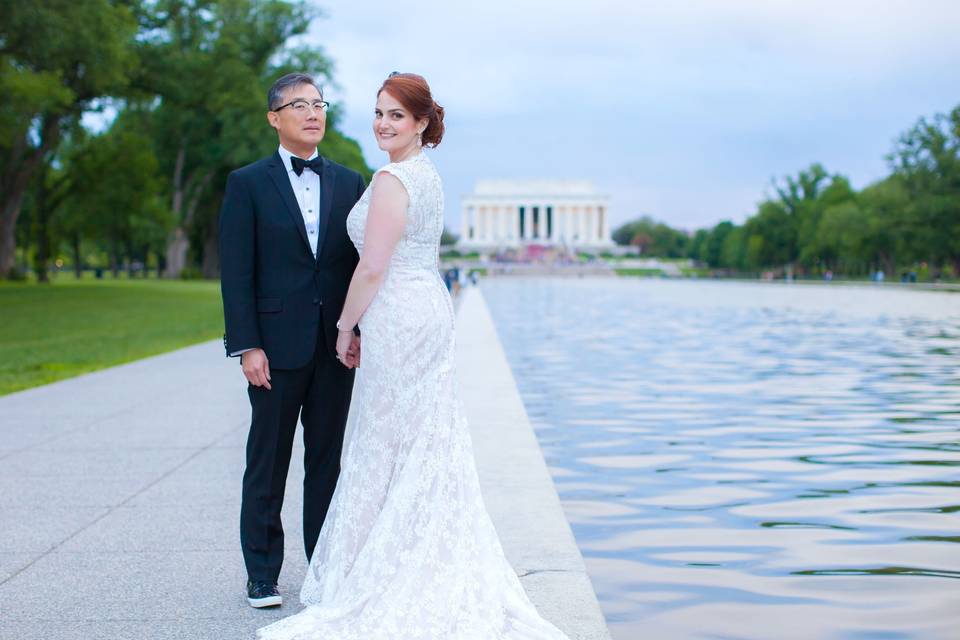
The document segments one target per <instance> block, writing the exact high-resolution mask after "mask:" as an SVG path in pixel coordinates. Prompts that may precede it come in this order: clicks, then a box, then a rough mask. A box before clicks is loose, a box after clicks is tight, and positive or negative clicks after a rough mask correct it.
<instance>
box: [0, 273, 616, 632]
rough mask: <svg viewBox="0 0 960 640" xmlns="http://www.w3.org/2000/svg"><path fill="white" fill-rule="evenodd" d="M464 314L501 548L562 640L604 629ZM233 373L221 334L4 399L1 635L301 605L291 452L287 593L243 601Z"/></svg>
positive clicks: (499, 378) (297, 500)
mask: <svg viewBox="0 0 960 640" xmlns="http://www.w3.org/2000/svg"><path fill="white" fill-rule="evenodd" d="M458 323H459V356H460V363H459V367H460V371H461V380H462V381H461V384H462V388H463V394H464V403H465V405H466V409H467V413H468V416H469V418H470V420H471V428H472V430H473V437H474V442H475V445H476V450H477V460H478V465H479V470H480V476H481V480H482V482H483V489H484V496H485V499H486V501H487V505H488V508H489V510H490V512H491V514H492V515H493V518H494V522H495V524H496V526H497V529H498V531H499V532H500V535H501V539H502V541H503V544H504V548H505V550H506V552H507V555H508V556H509V557H510V560H511V562H512V563H513V565H514V567H515V568H516V569H517V571H518V573H519V574H520V575H521V576H522V580H523V582H524V585H525V586H526V588H527V590H528V592H529V593H530V595H531V598H532V599H533V600H534V601H535V602H536V603H537V605H538V607H539V608H540V609H541V611H542V612H543V613H544V615H546V616H547V617H548V618H550V619H551V620H554V621H555V622H556V623H557V624H558V625H560V626H561V627H562V628H563V629H564V630H566V631H567V633H568V634H570V636H571V637H572V638H577V639H587V638H589V639H598V640H603V639H606V638H608V637H609V636H608V634H607V630H606V626H605V623H604V622H603V617H602V614H601V613H600V609H599V607H598V605H597V602H596V597H595V596H594V593H593V590H592V587H591V586H590V581H589V579H588V578H587V575H586V572H585V570H584V566H583V560H582V558H581V557H580V553H579V551H578V550H577V548H576V546H575V544H574V543H573V537H572V535H571V533H570V529H569V526H568V525H567V523H566V520H564V518H563V513H562V511H561V509H560V505H559V501H558V499H557V495H556V492H555V491H554V489H553V484H552V481H551V480H550V477H549V475H548V473H547V469H546V467H545V465H544V462H543V458H542V456H541V455H540V451H539V447H538V445H537V443H536V440H535V439H534V437H533V433H532V431H531V429H530V425H529V422H528V421H527V418H526V414H525V412H524V409H523V405H522V403H521V402H520V399H519V396H518V395H517V391H516V387H515V385H514V384H513V379H512V376H511V373H510V369H509V366H508V365H507V363H506V359H505V358H504V355H503V352H502V349H501V348H500V346H499V341H498V340H497V338H496V332H495V330H494V328H493V324H492V322H491V320H490V317H489V314H488V312H487V309H486V305H485V303H484V301H483V297H482V295H481V294H480V293H479V291H476V290H468V291H467V293H466V294H465V296H464V298H463V300H462V301H461V305H460V313H459V319H458ZM244 386H245V383H244V381H243V378H242V376H241V375H240V371H239V367H238V365H237V361H236V360H233V359H231V360H227V359H226V358H224V357H223V351H222V345H221V344H220V342H219V341H215V342H209V343H205V344H201V345H197V346H194V347H189V348H186V349H181V350H179V351H175V352H172V353H168V354H165V355H162V356H157V357H154V358H149V359H147V360H141V361H139V362H135V363H132V364H128V365H124V366H120V367H115V368H113V369H108V370H105V371H100V372H97V373H93V374H89V375H85V376H81V377H79V378H74V379H71V380H66V381H63V382H59V383H55V384H51V385H48V386H45V387H40V388H36V389H31V390H28V391H24V392H21V393H16V394H13V395H9V396H6V397H2V398H0V639H3V640H14V639H16V640H33V639H38V640H39V639H43V640H54V639H58V638H70V639H80V638H82V639H84V640H98V639H101V638H102V639H104V640H106V639H110V640H123V639H127V638H131V639H136V640H168V639H171V640H172V639H175V638H176V639H190V640H201V639H210V640H214V639H216V640H226V639H233V638H251V637H252V635H253V630H254V629H256V628H257V627H258V626H261V625H263V624H267V623H268V622H271V621H273V620H275V619H277V618H279V617H282V616H284V615H288V614H290V613H292V612H293V611H296V610H297V609H298V605H297V599H296V595H297V593H298V591H299V587H300V583H301V581H302V578H303V573H304V570H305V568H306V566H305V561H304V556H303V548H302V543H301V541H300V540H299V539H300V533H299V532H300V510H301V504H302V503H301V497H302V496H301V490H300V487H299V486H298V484H299V481H300V478H302V474H303V468H302V457H301V456H300V455H298V452H299V453H302V449H298V450H297V451H295V453H294V462H293V464H292V465H291V469H290V475H289V481H288V486H287V500H286V504H285V505H284V523H285V526H286V529H287V532H288V535H287V554H286V555H287V557H286V562H285V564H284V570H283V573H282V574H281V578H280V588H281V590H282V591H283V592H284V593H285V594H286V596H287V604H286V605H285V606H284V607H283V608H282V609H281V610H262V611H257V610H253V609H251V608H250V607H248V606H247V605H246V601H245V599H244V597H243V596H244V594H243V585H244V581H245V573H244V569H243V562H242V558H241V556H240V551H239V547H238V544H239V543H238V535H239V533H238V526H239V525H238V521H239V492H240V480H241V476H242V473H243V448H244V443H245V438H246V431H247V425H248V419H249V417H248V412H249V408H248V405H247V401H246V393H245V389H244ZM299 446H300V445H298V447H299Z"/></svg>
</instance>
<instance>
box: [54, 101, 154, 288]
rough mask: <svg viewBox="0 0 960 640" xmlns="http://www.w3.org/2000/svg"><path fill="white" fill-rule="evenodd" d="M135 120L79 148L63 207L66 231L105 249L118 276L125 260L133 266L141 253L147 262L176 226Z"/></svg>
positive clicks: (118, 123)
mask: <svg viewBox="0 0 960 640" xmlns="http://www.w3.org/2000/svg"><path fill="white" fill-rule="evenodd" d="M134 120H135V118H134V117H132V116H131V115H130V114H127V115H125V116H121V117H120V118H118V120H117V121H116V122H115V123H114V125H113V127H111V129H110V130H109V131H108V132H106V133H104V134H103V135H100V136H96V137H92V138H90V139H89V140H88V141H86V143H85V144H83V145H82V146H78V147H77V149H76V150H75V151H74V153H73V154H72V155H71V157H70V159H69V164H68V169H69V172H70V175H71V181H72V183H73V187H72V189H71V190H70V195H69V197H68V198H67V201H66V202H65V203H64V209H67V210H69V211H70V216H69V218H68V221H67V225H66V226H67V228H68V229H70V230H72V231H73V232H74V233H78V234H85V235H87V236H88V237H92V238H95V239H97V240H99V241H100V242H102V243H104V245H105V246H106V248H107V251H108V254H109V255H110V266H111V269H112V271H113V273H114V275H117V273H118V272H119V270H120V266H121V262H122V259H121V258H122V257H126V258H127V261H128V263H129V260H130V259H132V258H133V256H134V255H136V254H138V253H139V254H140V255H142V256H143V257H146V256H145V252H146V250H148V249H149V248H151V247H155V246H156V239H157V237H158V236H159V237H160V238H163V237H165V236H166V232H167V231H168V230H169V228H170V227H171V226H172V222H173V221H172V219H171V215H170V212H169V210H168V209H167V208H166V207H165V206H164V205H163V203H162V201H161V200H160V198H159V196H158V194H159V193H160V182H161V178H160V174H159V164H158V162H157V159H156V157H155V156H154V154H153V152H152V150H151V146H150V139H149V138H148V137H147V136H146V135H144V134H143V133H141V132H139V131H137V130H136V129H135V127H134V126H133V123H132V122H131V121H134ZM118 158H119V159H122V161H121V162H118ZM75 258H76V259H79V255H77V256H75Z"/></svg>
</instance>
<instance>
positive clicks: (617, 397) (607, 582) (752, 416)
mask: <svg viewBox="0 0 960 640" xmlns="http://www.w3.org/2000/svg"><path fill="white" fill-rule="evenodd" d="M482 288H483V291H484V294H485V296H486V299H487V302H488V304H489V306H490V309H491V312H492V313H493V316H494V319H495V321H496V323H497V328H498V331H499V333H500V338H501V340H502V342H503V344H504V348H505V349H506V352H507V356H508V359H509V360H510V363H511V366H512V368H513V371H514V375H515V377H516V378H517V381H518V384H519V387H520V392H521V395H522V397H523V400H524V403H525V405H526V407H527V411H528V412H529V414H530V417H531V420H532V422H533V425H534V428H535V429H536V431H537V435H538V438H539V440H540V443H541V446H542V447H543V451H544V454H545V456H546V458H547V462H548V464H549V465H550V467H551V470H552V472H553V476H554V480H555V481H556V485H557V489H558V491H559V493H560V497H561V499H562V501H563V505H564V508H565V510H566V513H567V516H568V518H569V520H570V522H571V524H572V526H573V531H574V534H575V535H576V537H577V541H578V543H579V545H580V548H581V549H582V551H583V554H584V557H585V560H586V562H587V567H588V570H589V572H590V574H591V578H592V579H593V583H594V586H595V587H596V589H597V593H598V595H599V598H600V601H601V605H602V606H603V609H604V612H605V613H606V616H607V620H608V622H609V624H610V629H611V632H612V633H613V636H614V638H616V639H618V640H627V639H629V640H633V639H640V638H652V639H661V638H731V639H732V638H737V639H739V638H758V639H759V638H763V639H779V638H818V639H819V638H850V639H854V638H856V639H864V638H882V639H885V640H890V639H894V638H952V639H956V638H960V580H958V578H960V544H958V543H960V433H958V426H960V294H950V293H941V292H927V291H907V290H900V289H894V288H870V287H844V286H838V285H829V286H828V285H770V284H759V283H758V284H743V283H732V282H702V281H665V280H636V279H590V280H574V279H570V280H561V279H553V280H551V279H541V280H533V279H524V280H521V279H489V280H486V281H484V283H483V284H482Z"/></svg>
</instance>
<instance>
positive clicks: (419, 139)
mask: <svg viewBox="0 0 960 640" xmlns="http://www.w3.org/2000/svg"><path fill="white" fill-rule="evenodd" d="M417 146H418V147H422V146H423V132H422V131H418V132H417Z"/></svg>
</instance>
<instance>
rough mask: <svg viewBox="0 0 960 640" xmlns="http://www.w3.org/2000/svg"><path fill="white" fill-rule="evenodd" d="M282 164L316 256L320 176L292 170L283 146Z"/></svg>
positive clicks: (314, 152) (281, 153) (289, 154)
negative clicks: (298, 173)
mask: <svg viewBox="0 0 960 640" xmlns="http://www.w3.org/2000/svg"><path fill="white" fill-rule="evenodd" d="M277 152H278V153H279V154H280V159H281V160H282V161H283V166H284V167H286V169H287V177H288V178H290V186H291V187H293V195H294V196H296V198H297V204H298V205H300V215H302V216H303V225H304V226H305V227H306V228H307V240H309V241H310V250H311V251H313V257H314V258H316V257H317V234H318V233H319V232H320V176H318V175H317V174H315V173H314V172H313V171H312V170H311V169H309V168H304V170H303V173H301V174H300V175H299V176H298V175H297V172H296V171H294V170H293V163H292V162H291V160H290V158H291V157H292V156H293V154H292V153H290V152H289V151H287V150H286V149H284V148H283V145H280V148H279V149H278V150H277ZM316 157H317V151H316V149H314V151H313V155H312V156H310V157H309V158H307V160H313V159H314V158H316ZM247 351H251V349H241V350H240V351H234V352H233V353H231V354H230V355H231V356H239V355H241V354H244V353H246V352H247Z"/></svg>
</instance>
